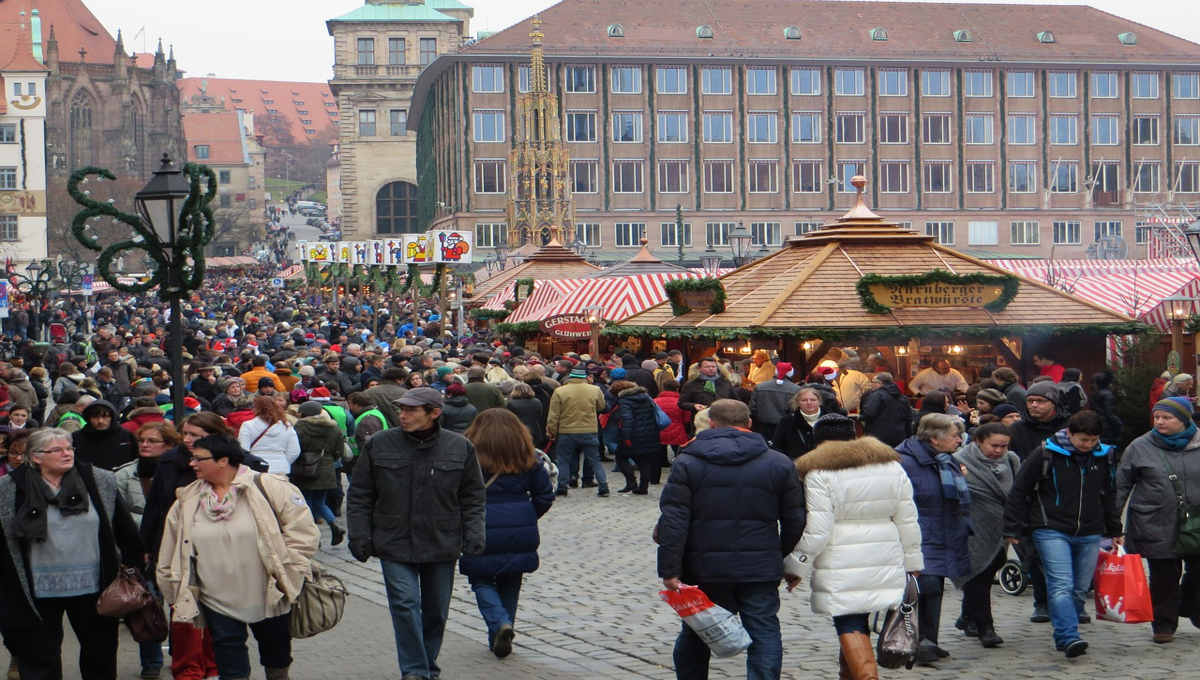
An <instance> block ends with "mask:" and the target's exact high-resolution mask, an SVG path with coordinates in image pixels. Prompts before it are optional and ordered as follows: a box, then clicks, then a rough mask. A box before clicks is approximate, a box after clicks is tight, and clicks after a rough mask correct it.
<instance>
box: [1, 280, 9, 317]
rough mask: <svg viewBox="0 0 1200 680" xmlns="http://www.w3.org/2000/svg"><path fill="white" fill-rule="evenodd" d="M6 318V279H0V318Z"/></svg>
mask: <svg viewBox="0 0 1200 680" xmlns="http://www.w3.org/2000/svg"><path fill="white" fill-rule="evenodd" d="M7 318H8V281H0V319H7Z"/></svg>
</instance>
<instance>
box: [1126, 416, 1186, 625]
mask: <svg viewBox="0 0 1200 680" xmlns="http://www.w3.org/2000/svg"><path fill="white" fill-rule="evenodd" d="M1151 416H1152V418H1153V425H1152V427H1151V428H1150V431H1149V432H1146V433H1145V434H1143V435H1141V436H1140V437H1138V438H1137V439H1134V440H1133V441H1132V442H1131V443H1130V444H1129V446H1128V447H1126V449H1125V452H1124V453H1123V454H1121V464H1120V466H1119V467H1118V468H1117V500H1116V503H1117V507H1118V508H1124V507H1126V502H1128V507H1129V511H1128V514H1127V515H1126V517H1125V540H1126V544H1125V547H1126V550H1128V551H1129V552H1130V553H1136V554H1138V555H1141V556H1142V557H1143V558H1145V559H1146V560H1148V561H1149V563H1150V601H1151V603H1152V604H1153V607H1154V621H1153V623H1152V624H1151V628H1152V630H1153V639H1154V641H1155V642H1157V643H1159V644H1166V643H1169V642H1171V641H1173V640H1174V639H1175V629H1176V627H1177V625H1178V621H1179V617H1180V616H1181V615H1182V616H1186V617H1188V618H1190V619H1191V621H1192V625H1196V626H1198V627H1200V591H1198V590H1197V588H1196V585H1197V583H1198V582H1200V581H1198V579H1200V559H1198V558H1197V557H1196V556H1195V555H1181V554H1180V553H1179V552H1178V550H1177V549H1176V538H1177V537H1178V536H1179V530H1180V529H1179V526H1178V524H1179V512H1178V500H1177V499H1178V496H1179V492H1180V491H1181V490H1182V492H1183V495H1184V497H1185V498H1186V499H1187V501H1188V502H1189V503H1192V502H1193V499H1192V498H1191V497H1189V496H1188V495H1187V489H1188V488H1191V489H1195V487H1194V486H1191V484H1195V482H1194V481H1193V480H1200V432H1198V431H1197V429H1196V423H1195V421H1194V414H1193V408H1192V403H1191V401H1189V400H1188V399H1187V398H1186V397H1183V396H1175V397H1167V398H1165V399H1160V400H1159V401H1157V402H1155V404H1154V409H1153V411H1152V412H1151ZM1172 477H1176V479H1177V480H1178V482H1172V481H1171V478H1172ZM1176 483H1178V485H1179V487H1178V488H1177V487H1176V486H1175V484H1176ZM1134 508H1136V510H1134ZM1181 584H1182V585H1181Z"/></svg>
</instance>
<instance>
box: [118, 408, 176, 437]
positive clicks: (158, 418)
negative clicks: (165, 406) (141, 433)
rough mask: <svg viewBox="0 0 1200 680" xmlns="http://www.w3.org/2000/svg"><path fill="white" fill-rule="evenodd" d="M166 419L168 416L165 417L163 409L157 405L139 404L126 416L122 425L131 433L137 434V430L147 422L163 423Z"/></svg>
mask: <svg viewBox="0 0 1200 680" xmlns="http://www.w3.org/2000/svg"><path fill="white" fill-rule="evenodd" d="M164 420H166V418H164V417H163V412H162V409H160V408H158V407H157V406H139V407H138V408H135V409H133V410H132V411H130V412H129V415H127V416H125V422H124V423H121V427H122V428H124V429H125V430H127V431H128V432H129V433H130V434H132V435H137V431H138V430H139V429H141V427H142V426H143V425H145V424H146V423H161V422H163V421H164Z"/></svg>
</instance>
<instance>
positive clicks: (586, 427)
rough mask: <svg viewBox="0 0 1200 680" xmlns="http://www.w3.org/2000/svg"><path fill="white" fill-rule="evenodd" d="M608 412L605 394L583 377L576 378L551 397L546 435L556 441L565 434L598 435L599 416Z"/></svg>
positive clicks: (555, 391)
mask: <svg viewBox="0 0 1200 680" xmlns="http://www.w3.org/2000/svg"><path fill="white" fill-rule="evenodd" d="M606 410H607V407H606V405H605V403H604V393H603V392H601V391H600V388H599V387H596V386H595V385H590V384H588V382H587V381H586V380H584V379H582V378H573V379H571V380H568V381H567V384H565V385H563V386H562V387H560V388H558V389H556V390H554V392H553V393H552V394H551V395H550V410H549V411H548V412H547V414H546V435H547V436H548V437H550V438H551V439H557V438H558V436H559V435H562V434H596V432H597V428H598V425H599V423H598V421H597V420H596V416H597V415H598V414H600V413H603V412H604V411H606Z"/></svg>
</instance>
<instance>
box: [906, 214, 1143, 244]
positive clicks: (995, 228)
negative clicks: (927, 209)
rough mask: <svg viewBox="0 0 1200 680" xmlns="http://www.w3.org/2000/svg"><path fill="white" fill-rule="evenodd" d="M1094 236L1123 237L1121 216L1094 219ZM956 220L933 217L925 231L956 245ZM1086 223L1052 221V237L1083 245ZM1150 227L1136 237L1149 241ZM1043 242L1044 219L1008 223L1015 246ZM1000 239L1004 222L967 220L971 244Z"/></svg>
mask: <svg viewBox="0 0 1200 680" xmlns="http://www.w3.org/2000/svg"><path fill="white" fill-rule="evenodd" d="M1092 227H1093V230H1092V235H1093V240H1094V241H1100V240H1101V239H1105V238H1120V237H1121V236H1122V224H1121V221H1120V220H1097V221H1095V222H1093V225H1092ZM954 232H955V225H954V222H950V221H931V222H926V223H925V233H926V234H927V235H929V236H932V237H934V239H935V240H936V241H937V242H938V243H941V244H942V245H954ZM1082 238H1083V224H1082V223H1081V222H1080V221H1079V220H1054V221H1052V222H1051V224H1050V240H1051V242H1052V243H1053V244H1054V245H1056V246H1072V245H1082V243H1083V240H1082ZM1148 238H1149V228H1148V227H1144V226H1142V225H1138V226H1137V228H1136V230H1135V235H1134V239H1135V241H1136V242H1137V243H1145V242H1146V241H1147V240H1148ZM1041 242H1042V228H1041V223H1040V222H1038V221H1037V220H1015V221H1012V222H1009V223H1008V243H1009V245H1014V246H1036V245H1040V244H1041ZM999 243H1000V223H999V222H990V221H972V222H968V223H967V245H969V246H994V245H999Z"/></svg>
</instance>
